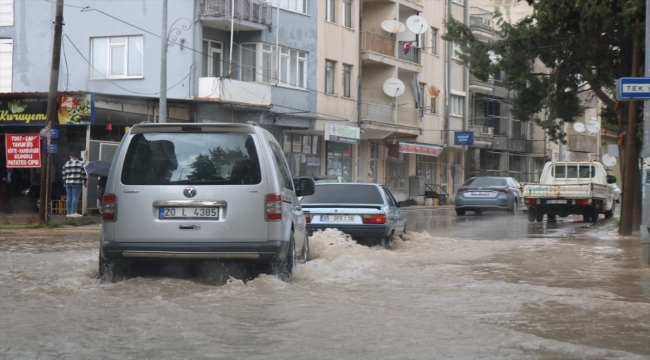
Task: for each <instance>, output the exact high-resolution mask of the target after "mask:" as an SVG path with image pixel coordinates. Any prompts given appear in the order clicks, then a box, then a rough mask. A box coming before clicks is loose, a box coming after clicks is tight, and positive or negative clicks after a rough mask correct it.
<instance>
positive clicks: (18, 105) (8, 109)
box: [0, 93, 95, 126]
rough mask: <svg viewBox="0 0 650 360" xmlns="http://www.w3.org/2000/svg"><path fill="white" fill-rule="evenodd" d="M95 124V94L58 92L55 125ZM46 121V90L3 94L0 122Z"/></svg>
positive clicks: (35, 124) (36, 124) (0, 105)
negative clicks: (36, 92) (34, 92)
mask: <svg viewBox="0 0 650 360" xmlns="http://www.w3.org/2000/svg"><path fill="white" fill-rule="evenodd" d="M57 120H58V125H92V124H94V123H95V98H94V95H92V94H84V93H59V96H58V99H57V116H56V118H55V119H52V121H53V125H56V124H57ZM46 123H47V94H40V93H38V94H33V93H29V94H24V95H23V94H0V126H2V125H12V126H16V125H30V126H44V125H45V124H46Z"/></svg>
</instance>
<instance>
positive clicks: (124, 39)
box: [90, 36, 143, 79]
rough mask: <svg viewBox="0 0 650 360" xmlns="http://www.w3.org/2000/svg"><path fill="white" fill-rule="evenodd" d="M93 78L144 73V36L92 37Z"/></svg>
mask: <svg viewBox="0 0 650 360" xmlns="http://www.w3.org/2000/svg"><path fill="white" fill-rule="evenodd" d="M90 44H91V49H90V62H91V65H92V71H91V76H90V77H91V78H92V79H102V78H109V79H115V78H118V79H119V78H133V77H142V75H143V37H142V36H116V37H100V38H91V39H90Z"/></svg>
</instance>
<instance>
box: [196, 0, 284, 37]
mask: <svg viewBox="0 0 650 360" xmlns="http://www.w3.org/2000/svg"><path fill="white" fill-rule="evenodd" d="M233 4H234V18H235V24H236V26H237V28H236V29H237V30H239V31H251V30H265V29H268V28H269V27H270V26H271V24H272V21H271V19H272V6H271V4H270V3H268V2H266V1H262V0H234V1H233V0H201V20H202V22H203V23H204V25H206V26H208V27H213V28H217V29H221V30H229V29H230V22H231V18H230V17H231V15H232V14H233V7H232V5H233Z"/></svg>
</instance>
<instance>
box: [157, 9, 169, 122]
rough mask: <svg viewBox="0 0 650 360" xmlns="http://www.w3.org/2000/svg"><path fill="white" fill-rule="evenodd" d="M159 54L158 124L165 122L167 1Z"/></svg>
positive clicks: (163, 12) (163, 16) (163, 14)
mask: <svg viewBox="0 0 650 360" xmlns="http://www.w3.org/2000/svg"><path fill="white" fill-rule="evenodd" d="M160 38H161V41H162V43H161V48H162V49H161V54H160V101H159V102H158V107H159V108H158V122H160V123H166V122H167V47H168V44H167V0H163V10H162V35H161V36H160Z"/></svg>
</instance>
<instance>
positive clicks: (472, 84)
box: [469, 74, 494, 93]
mask: <svg viewBox="0 0 650 360" xmlns="http://www.w3.org/2000/svg"><path fill="white" fill-rule="evenodd" d="M469 90H470V91H473V92H479V93H491V92H492V91H493V90H494V78H493V77H492V76H490V77H489V78H488V79H487V82H485V81H482V80H479V79H478V78H477V77H476V76H474V75H472V74H470V75H469Z"/></svg>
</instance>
